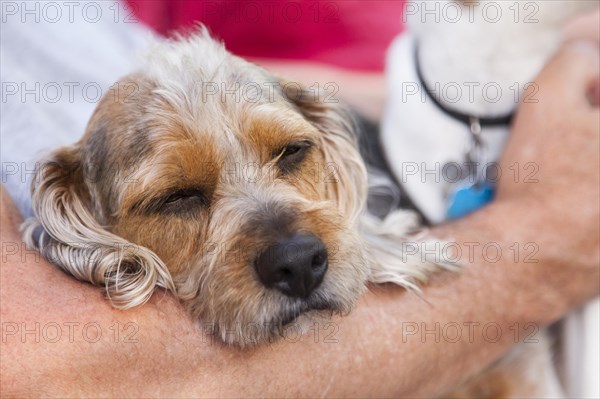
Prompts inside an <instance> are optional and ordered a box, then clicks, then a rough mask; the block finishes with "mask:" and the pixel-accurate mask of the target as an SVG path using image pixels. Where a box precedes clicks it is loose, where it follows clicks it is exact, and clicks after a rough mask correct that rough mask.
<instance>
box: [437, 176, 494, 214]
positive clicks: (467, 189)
mask: <svg viewBox="0 0 600 399" xmlns="http://www.w3.org/2000/svg"><path fill="white" fill-rule="evenodd" d="M493 198H494V186H492V185H491V184H489V183H482V184H476V185H468V186H462V187H460V188H459V189H457V190H456V191H455V192H454V194H452V195H451V196H450V198H449V202H450V205H449V207H448V211H447V212H446V216H447V217H448V219H458V218H461V217H463V216H465V215H468V214H469V213H471V212H473V211H476V210H477V209H479V208H481V207H482V206H484V205H485V204H487V203H488V202H490V201H491V200H492V199H493Z"/></svg>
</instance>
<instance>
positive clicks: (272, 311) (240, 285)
mask: <svg viewBox="0 0 600 399" xmlns="http://www.w3.org/2000/svg"><path fill="white" fill-rule="evenodd" d="M365 196H366V172H365V168H364V166H363V163H362V161H361V159H360V156H359V154H358V151H357V149H356V142H355V136H354V132H353V129H352V125H351V122H350V118H349V117H348V115H347V114H346V113H345V112H344V111H343V109H342V108H341V107H340V106H339V104H337V102H336V101H335V99H333V98H328V97H327V96H323V95H322V94H321V93H320V92H319V91H317V90H314V88H312V89H310V90H309V89H306V88H303V87H300V86H299V85H298V84H295V83H286V82H284V81H281V80H278V79H275V78H274V77H273V76H271V75H269V74H268V73H267V72H266V71H264V70H262V69H260V68H258V67H257V66H255V65H252V64H250V63H248V62H246V61H244V60H242V59H240V58H237V57H235V56H233V55H231V54H229V53H227V52H226V51H225V50H224V48H223V47H222V46H221V45H220V44H218V43H216V42H214V41H213V40H212V39H210V38H209V37H208V35H206V34H205V33H200V34H197V35H194V36H192V37H190V38H188V39H179V40H175V41H169V42H166V43H164V44H161V45H160V46H159V47H157V48H156V49H155V50H154V51H153V54H152V56H151V57H149V60H148V62H147V64H146V67H145V68H144V69H142V70H141V71H139V72H138V73H136V74H133V75H130V76H128V77H126V78H124V79H122V80H121V81H119V82H118V83H117V84H115V85H113V86H112V87H111V89H110V91H109V92H108V93H106V95H105V96H104V98H103V99H102V100H101V102H100V103H99V105H98V107H97V109H96V111H95V113H94V115H93V116H92V118H91V120H90V122H89V124H88V127H87V131H86V133H85V135H84V137H83V138H82V139H81V140H80V141H79V142H78V143H76V144H75V145H73V146H71V147H67V148H62V149H59V150H57V151H55V152H54V153H53V154H52V155H51V156H50V158H49V159H48V160H47V161H46V162H45V163H44V164H43V165H41V167H40V169H39V170H38V174H37V176H36V178H35V181H34V185H33V204H34V211H35V213H36V220H33V221H30V222H29V223H28V228H27V229H26V236H29V242H31V243H33V242H34V240H33V239H32V237H33V236H34V235H35V233H34V230H36V227H37V226H40V225H41V227H42V228H43V232H42V233H41V236H40V237H39V240H36V241H35V242H36V244H38V245H39V247H40V249H41V250H42V251H43V253H44V254H45V255H46V256H47V257H48V258H50V260H51V261H53V262H54V263H56V264H58V265H59V266H60V267H62V268H63V269H64V270H66V271H67V272H69V273H71V274H72V275H74V276H75V277H77V278H79V279H81V280H84V281H89V282H92V283H94V284H98V285H103V286H106V289H107V293H108V295H109V297H110V298H111V300H112V301H113V303H114V304H115V305H116V306H118V307H121V308H127V307H131V306H135V305H138V304H141V303H144V302H145V301H146V300H147V299H148V298H149V297H150V295H151V294H152V292H153V291H154V288H155V287H156V286H162V287H165V288H169V289H171V290H172V291H173V292H174V293H175V294H176V295H177V296H178V297H179V298H181V299H182V301H183V302H184V303H185V304H186V305H187V307H188V308H189V310H190V311H191V313H192V315H193V316H194V317H196V318H198V319H200V320H201V321H202V322H206V323H214V325H215V327H216V329H217V331H218V333H219V334H220V336H221V337H222V339H224V340H225V341H228V342H233V343H237V344H244V343H248V342H256V341H260V340H264V339H266V338H269V337H270V336H271V335H272V334H273V333H275V332H276V331H277V329H278V327H280V326H281V325H282V324H286V323H289V322H291V321H293V320H294V319H295V318H296V317H298V316H299V315H301V314H303V313H305V312H308V311H311V310H328V311H338V312H345V311H348V310H349V309H350V308H351V306H352V305H353V303H354V302H355V300H356V298H357V297H358V295H359V293H360V292H361V290H362V288H363V286H364V283H365V279H366V277H367V273H368V271H367V265H366V262H365V258H364V254H363V249H362V246H361V242H360V240H359V237H358V233H357V219H358V216H359V213H360V212H361V209H362V207H363V203H364V199H365Z"/></svg>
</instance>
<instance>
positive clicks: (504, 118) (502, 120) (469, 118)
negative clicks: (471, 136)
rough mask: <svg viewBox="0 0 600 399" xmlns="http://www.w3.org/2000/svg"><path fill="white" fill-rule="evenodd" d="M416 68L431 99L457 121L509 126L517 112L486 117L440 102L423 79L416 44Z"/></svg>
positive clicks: (489, 125)
mask: <svg viewBox="0 0 600 399" xmlns="http://www.w3.org/2000/svg"><path fill="white" fill-rule="evenodd" d="M415 68H416V70H417V78H418V79H419V83H420V84H421V87H423V90H425V92H426V93H427V95H428V96H429V98H430V99H431V101H433V103H434V104H435V105H436V106H437V107H438V108H439V109H440V110H441V111H442V112H444V113H445V114H446V115H448V116H449V117H451V118H454V119H456V120H457V121H460V122H463V123H464V124H466V125H467V126H471V127H472V126H473V124H474V123H477V124H478V125H479V126H480V127H493V126H509V125H510V124H511V122H512V120H513V117H514V116H515V112H514V111H513V112H511V113H509V114H507V115H501V116H494V117H485V116H480V115H467V114H463V113H461V112H459V111H455V110H453V109H450V108H447V107H446V106H445V105H444V104H442V103H441V102H440V100H439V99H438V97H437V96H436V94H435V93H434V92H433V90H431V89H430V88H429V87H428V86H427V83H425V79H423V72H422V71H421V63H420V62H419V46H418V45H416V44H415Z"/></svg>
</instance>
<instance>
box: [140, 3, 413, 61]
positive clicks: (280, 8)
mask: <svg viewBox="0 0 600 399" xmlns="http://www.w3.org/2000/svg"><path fill="white" fill-rule="evenodd" d="M128 3H129V4H130V5H131V6H132V8H133V10H134V12H135V13H136V15H137V17H138V18H139V19H140V20H141V21H143V22H145V23H146V24H148V25H149V26H151V27H153V28H154V29H155V30H157V31H158V32H160V33H161V34H168V33H169V32H171V31H173V30H182V29H183V30H185V29H186V28H189V27H191V26H193V24H194V22H196V21H200V22H202V23H204V24H205V25H206V26H208V28H209V29H210V31H211V32H212V33H213V35H214V36H216V37H217V38H220V39H221V40H223V41H224V42H225V45H226V46H227V48H228V49H229V50H230V51H232V52H233V53H235V54H238V55H241V56H246V57H259V58H274V59H288V60H304V61H314V62H322V63H326V64H331V65H334V66H338V67H342V68H347V69H354V70H363V71H383V67H384V61H385V52H386V49H387V47H388V45H389V44H390V42H391V41H392V39H393V38H394V37H395V36H396V35H397V34H398V33H400V32H401V31H402V19H401V16H402V11H403V6H404V0H374V1H315V0H296V1H282V0H252V1H242V0H217V1H181V0H174V1H168V0H156V1H142V0H128Z"/></svg>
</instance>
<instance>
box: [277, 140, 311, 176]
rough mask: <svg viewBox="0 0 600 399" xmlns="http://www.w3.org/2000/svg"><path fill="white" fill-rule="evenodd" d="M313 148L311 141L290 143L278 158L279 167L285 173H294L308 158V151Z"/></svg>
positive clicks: (280, 152)
mask: <svg viewBox="0 0 600 399" xmlns="http://www.w3.org/2000/svg"><path fill="white" fill-rule="evenodd" d="M312 146H313V143H312V142H310V141H299V142H296V143H290V144H288V145H287V146H285V147H283V148H282V149H281V150H280V151H279V152H278V155H277V157H276V160H277V165H278V166H279V168H280V169H281V171H282V172H283V173H290V172H293V171H294V169H295V168H296V167H297V166H298V165H299V164H300V163H301V162H302V161H303V160H304V158H306V154H307V153H308V150H309V149H310V148H311V147H312Z"/></svg>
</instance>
